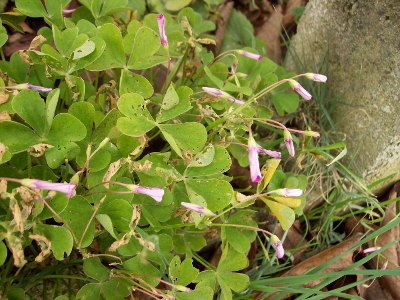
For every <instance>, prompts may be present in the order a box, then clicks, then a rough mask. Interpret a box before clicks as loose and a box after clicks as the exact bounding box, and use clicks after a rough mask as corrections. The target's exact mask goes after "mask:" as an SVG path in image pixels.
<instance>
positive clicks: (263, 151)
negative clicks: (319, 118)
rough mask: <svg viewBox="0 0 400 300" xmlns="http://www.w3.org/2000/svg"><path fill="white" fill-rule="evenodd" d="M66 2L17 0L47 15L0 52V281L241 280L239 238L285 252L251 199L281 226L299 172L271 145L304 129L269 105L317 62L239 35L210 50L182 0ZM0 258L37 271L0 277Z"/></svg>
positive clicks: (161, 290) (126, 283) (214, 288)
mask: <svg viewBox="0 0 400 300" xmlns="http://www.w3.org/2000/svg"><path fill="white" fill-rule="evenodd" d="M69 2H70V1H68V0H51V1H50V0H49V1H44V2H43V3H42V1H40V0H31V1H25V0H16V1H15V4H16V10H17V11H18V12H19V13H21V14H23V15H25V16H29V17H32V18H42V19H43V20H45V22H46V23H47V24H48V25H49V26H44V27H42V28H41V29H40V30H39V31H38V35H37V36H36V37H35V38H34V39H33V41H32V43H31V46H30V48H29V49H28V50H25V51H21V52H17V53H14V54H13V55H12V56H11V57H10V59H9V61H6V60H4V59H3V61H2V62H1V65H0V69H1V72H2V73H1V80H0V86H1V91H2V101H1V102H2V103H1V104H0V111H1V113H0V120H1V121H0V164H1V165H0V176H1V178H0V195H1V201H0V264H2V265H3V268H4V269H3V271H2V273H3V274H2V278H1V284H2V286H3V287H4V289H3V291H2V292H1V293H3V295H8V296H10V295H14V296H15V295H19V297H21V295H22V297H23V295H24V293H25V292H26V293H27V294H28V295H29V294H30V295H32V293H33V292H32V291H33V290H34V289H33V288H34V287H35V286H37V285H38V284H39V282H40V281H39V280H41V279H42V278H46V276H47V275H48V276H49V277H47V278H53V279H54V278H57V276H59V277H58V278H66V279H68V278H71V279H74V280H81V281H79V282H78V284H76V285H77V286H78V287H77V288H76V290H75V291H74V293H76V298H77V299H100V298H104V299H124V297H126V296H128V295H129V294H130V293H131V292H132V291H133V290H135V291H136V292H141V293H143V294H146V295H149V296H151V297H154V298H165V299H173V298H176V299H189V298H190V299H212V298H213V296H214V294H215V293H218V294H220V295H221V299H231V298H232V295H233V293H240V292H245V290H246V288H247V287H248V283H249V277H248V275H246V274H245V273H244V272H242V270H244V269H246V268H247V267H248V266H249V259H248V257H247V254H248V252H249V250H250V248H251V245H252V244H253V243H259V244H260V245H261V247H262V248H263V249H264V255H265V257H267V258H268V259H270V260H272V261H275V263H279V259H283V258H284V257H285V250H284V249H283V247H282V243H281V241H280V240H279V239H278V238H277V236H275V235H273V234H272V233H270V232H269V231H267V230H266V229H264V228H262V226H260V224H259V223H258V222H257V221H256V219H255V218H254V213H255V212H256V211H257V210H258V211H261V212H263V213H266V212H267V210H268V211H270V212H271V213H272V214H273V215H274V216H275V217H276V218H277V220H279V223H280V225H281V226H282V228H283V229H284V230H288V229H289V228H290V227H291V225H292V224H293V222H294V220H295V215H296V214H298V215H301V214H302V209H303V207H304V205H305V199H306V198H305V195H304V193H303V191H304V190H305V189H306V187H307V177H306V176H304V175H296V174H293V173H290V172H289V173H288V172H284V170H283V168H282V161H283V162H286V161H288V160H290V159H291V158H292V157H295V149H296V148H301V147H307V145H309V144H310V143H311V144H312V139H313V138H315V137H318V133H316V132H313V131H311V130H310V129H307V128H305V129H304V131H302V130H298V129H291V128H287V127H286V126H285V125H284V124H283V123H280V122H278V121H276V120H274V116H275V115H276V114H278V115H279V116H284V115H285V114H287V113H293V112H295V111H296V110H297V107H298V104H299V101H300V100H299V95H300V96H301V98H304V99H305V100H306V101H308V100H310V99H311V95H310V94H309V93H308V92H307V91H306V90H305V89H304V88H303V87H302V86H301V85H300V83H299V82H298V81H297V80H296V79H297V78H299V77H303V78H305V79H310V80H313V81H319V82H325V81H326V77H325V76H323V75H319V74H312V73H306V74H301V75H295V74H291V73H288V72H286V71H285V70H284V69H283V68H282V67H280V66H278V65H276V64H275V63H274V62H273V61H271V60H269V59H268V58H265V57H262V56H261V55H259V54H257V50H256V49H252V48H243V49H238V50H237V49H228V50H226V51H225V52H223V53H221V54H219V55H218V56H214V55H213V53H212V52H211V51H210V45H212V44H214V43H215V41H214V39H213V36H212V35H211V34H210V33H211V32H212V31H213V30H214V29H215V25H214V23H213V22H211V21H208V20H206V19H204V18H203V16H202V15H201V14H200V13H198V12H196V11H194V10H193V9H192V8H189V7H187V8H184V9H182V10H180V11H179V13H177V14H176V15H174V16H172V15H169V14H147V15H145V16H143V18H141V17H139V16H137V15H135V14H131V13H126V12H121V10H123V9H124V8H126V5H127V3H128V2H127V0H118V1H100V0H91V1H90V0H81V1H79V2H80V3H81V4H82V6H81V7H80V8H78V9H77V10H76V11H74V12H73V13H72V16H71V17H65V14H66V13H70V12H66V11H65V10H64V11H63V8H65V7H66V6H67V4H68V3H69ZM8 22H9V23H10V22H11V21H10V20H8ZM2 32H3V33H2V39H1V42H2V44H4V43H5V42H6V40H7V33H6V31H5V29H4V28H3V30H2ZM4 34H5V37H4ZM256 48H257V47H256ZM259 156H260V157H259ZM233 163H234V165H235V168H233V167H232V164H233ZM260 166H262V167H260ZM233 169H236V170H237V169H241V170H244V173H243V172H242V173H241V174H239V173H238V172H235V171H234V170H233ZM247 170H249V171H247ZM243 174H244V175H243ZM240 178H241V179H242V180H243V179H244V180H245V181H247V184H246V185H245V186H243V185H240V184H237V183H234V182H235V180H236V179H240ZM256 200H261V201H262V202H263V203H264V204H265V205H264V206H263V207H261V208H255V207H253V206H252V204H253V203H254V202H255V201H256ZM256 239H258V240H257V241H256ZM215 240H216V242H213V241H215ZM206 245H208V247H210V245H211V247H214V248H218V247H219V248H220V249H221V253H222V254H221V257H220V259H219V260H218V262H217V263H215V264H211V263H210V262H209V259H208V258H206V257H205V255H207V253H205V252H204V251H202V249H204V247H205V246H206ZM286 254H289V256H287V257H290V253H286ZM28 265H29V266H31V268H28V267H27V266H28ZM13 266H14V267H16V268H19V269H18V271H17V275H18V273H19V272H21V273H23V274H25V275H26V276H28V275H29V274H30V272H31V270H32V268H39V269H40V268H41V266H42V267H43V266H47V268H48V270H51V271H48V272H47V273H43V274H42V275H43V276H42V277H41V276H36V277H35V276H32V277H31V278H30V279H26V277H25V279H24V277H23V276H17V275H16V276H12V277H7V274H11V273H12V272H13V271H12V269H13ZM79 266H82V268H81V269H80V268H79ZM68 270H69V271H68ZM71 270H73V273H72V275H71ZM74 272H75V273H74ZM49 274H50V275H49ZM83 274H84V275H83ZM51 276H54V277H51ZM42 288H43V289H45V287H42ZM24 290H25V291H24ZM65 293H66V292H65V290H64V289H63V287H60V288H59V290H57V292H56V294H55V295H54V296H61V297H63V296H62V295H64V294H65ZM60 299H61V298H60Z"/></svg>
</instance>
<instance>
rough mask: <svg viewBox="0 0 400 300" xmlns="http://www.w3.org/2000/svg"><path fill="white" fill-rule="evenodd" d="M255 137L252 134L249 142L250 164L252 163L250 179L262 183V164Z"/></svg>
mask: <svg viewBox="0 0 400 300" xmlns="http://www.w3.org/2000/svg"><path fill="white" fill-rule="evenodd" d="M259 147H260V146H258V145H257V143H256V141H255V140H254V138H253V136H252V135H251V134H250V136H249V141H248V151H249V163H250V178H251V181H252V182H260V181H261V178H262V176H261V171H260V162H259V161H258V148H259Z"/></svg>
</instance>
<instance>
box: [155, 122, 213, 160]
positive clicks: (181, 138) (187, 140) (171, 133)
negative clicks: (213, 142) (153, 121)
mask: <svg viewBox="0 0 400 300" xmlns="http://www.w3.org/2000/svg"><path fill="white" fill-rule="evenodd" d="M158 127H159V128H160V130H161V132H162V133H163V135H164V137H165V139H166V140H167V142H168V143H169V144H170V145H171V147H172V149H174V150H175V152H176V153H177V154H178V155H179V156H181V157H182V151H181V150H183V151H188V152H190V153H192V154H196V153H198V152H200V151H201V150H202V149H203V147H204V145H205V144H206V141H207V131H206V129H205V127H204V126H203V125H202V124H200V123H193V122H187V123H183V124H160V125H159V126H158Z"/></svg>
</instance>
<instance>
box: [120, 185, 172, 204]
mask: <svg viewBox="0 0 400 300" xmlns="http://www.w3.org/2000/svg"><path fill="white" fill-rule="evenodd" d="M128 188H129V189H130V190H132V191H133V192H134V193H138V194H143V195H147V196H149V197H151V198H153V199H154V200H156V202H158V203H160V202H161V201H162V198H163V196H164V190H163V189H160V188H158V187H144V186H140V185H134V184H132V185H128Z"/></svg>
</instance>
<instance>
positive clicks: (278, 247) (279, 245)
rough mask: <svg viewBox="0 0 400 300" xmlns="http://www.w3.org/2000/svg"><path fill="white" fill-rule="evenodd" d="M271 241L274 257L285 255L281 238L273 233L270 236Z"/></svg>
mask: <svg viewBox="0 0 400 300" xmlns="http://www.w3.org/2000/svg"><path fill="white" fill-rule="evenodd" d="M271 242H272V245H273V246H274V248H275V252H276V257H277V258H282V257H283V256H284V255H285V249H283V245H282V242H281V240H280V239H279V238H278V237H277V236H276V235H275V234H273V235H272V236H271Z"/></svg>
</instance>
